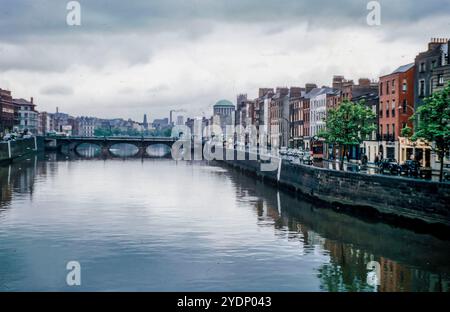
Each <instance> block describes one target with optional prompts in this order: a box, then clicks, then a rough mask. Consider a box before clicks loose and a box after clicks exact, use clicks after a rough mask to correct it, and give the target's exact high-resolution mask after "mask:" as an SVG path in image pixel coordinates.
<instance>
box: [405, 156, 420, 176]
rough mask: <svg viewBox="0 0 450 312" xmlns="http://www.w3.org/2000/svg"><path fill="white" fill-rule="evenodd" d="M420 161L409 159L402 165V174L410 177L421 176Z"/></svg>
mask: <svg viewBox="0 0 450 312" xmlns="http://www.w3.org/2000/svg"><path fill="white" fill-rule="evenodd" d="M420 173H421V170H420V162H418V161H417V160H407V161H405V162H404V163H403V164H402V165H401V166H400V174H403V175H406V176H408V177H415V178H416V177H420V175H421V174H420Z"/></svg>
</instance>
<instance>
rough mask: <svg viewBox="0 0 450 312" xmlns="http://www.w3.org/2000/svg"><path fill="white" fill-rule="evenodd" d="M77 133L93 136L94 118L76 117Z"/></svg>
mask: <svg viewBox="0 0 450 312" xmlns="http://www.w3.org/2000/svg"><path fill="white" fill-rule="evenodd" d="M77 128H78V129H77V134H78V135H79V136H85V137H93V136H95V134H94V131H95V118H92V117H79V118H77Z"/></svg>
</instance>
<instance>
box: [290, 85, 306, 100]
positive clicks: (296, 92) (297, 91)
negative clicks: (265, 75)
mask: <svg viewBox="0 0 450 312" xmlns="http://www.w3.org/2000/svg"><path fill="white" fill-rule="evenodd" d="M302 91H304V89H303V88H300V87H291V88H290V90H289V96H290V97H291V98H294V97H301V96H302Z"/></svg>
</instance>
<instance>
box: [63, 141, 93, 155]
mask: <svg viewBox="0 0 450 312" xmlns="http://www.w3.org/2000/svg"><path fill="white" fill-rule="evenodd" d="M75 152H76V153H77V154H78V155H80V156H82V157H86V158H93V157H98V156H100V153H101V148H100V146H98V145H96V144H89V143H82V144H80V145H78V146H77V147H76V150H75ZM66 153H68V151H67V152H66Z"/></svg>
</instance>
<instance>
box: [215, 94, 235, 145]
mask: <svg viewBox="0 0 450 312" xmlns="http://www.w3.org/2000/svg"><path fill="white" fill-rule="evenodd" d="M235 111H236V107H235V106H234V104H233V103H231V102H230V101H227V100H220V101H218V102H217V103H216V104H215V105H214V106H213V124H215V125H219V126H220V128H221V130H222V136H223V137H224V136H225V135H226V128H227V126H234V125H235V114H236V113H235Z"/></svg>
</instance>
